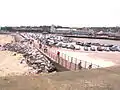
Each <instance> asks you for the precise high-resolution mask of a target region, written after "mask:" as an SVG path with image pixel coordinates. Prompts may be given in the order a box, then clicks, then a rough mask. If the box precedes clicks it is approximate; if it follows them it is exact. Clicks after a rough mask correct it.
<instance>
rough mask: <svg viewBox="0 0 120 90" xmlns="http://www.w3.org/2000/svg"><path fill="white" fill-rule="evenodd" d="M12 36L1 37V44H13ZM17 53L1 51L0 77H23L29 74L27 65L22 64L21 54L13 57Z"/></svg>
mask: <svg viewBox="0 0 120 90" xmlns="http://www.w3.org/2000/svg"><path fill="white" fill-rule="evenodd" d="M12 40H14V39H13V37H12V36H8V35H0V44H1V45H2V44H5V43H8V42H11V41H12ZM14 53H15V52H10V51H0V76H8V75H9V76H13V75H22V74H25V73H27V72H28V66H27V65H26V64H20V60H21V58H22V55H21V54H17V55H16V56H13V54H14Z"/></svg>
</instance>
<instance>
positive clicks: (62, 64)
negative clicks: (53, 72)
mask: <svg viewBox="0 0 120 90" xmlns="http://www.w3.org/2000/svg"><path fill="white" fill-rule="evenodd" d="M61 59H62V66H63V53H62V56H61Z"/></svg>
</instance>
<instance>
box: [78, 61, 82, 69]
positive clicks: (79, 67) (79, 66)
mask: <svg viewBox="0 0 120 90" xmlns="http://www.w3.org/2000/svg"><path fill="white" fill-rule="evenodd" d="M81 64H82V62H81V61H80V62H79V64H78V69H79V70H81V69H82V65H81Z"/></svg>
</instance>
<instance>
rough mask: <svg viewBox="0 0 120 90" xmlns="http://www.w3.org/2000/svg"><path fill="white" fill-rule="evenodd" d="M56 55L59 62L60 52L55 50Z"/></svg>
mask: <svg viewBox="0 0 120 90" xmlns="http://www.w3.org/2000/svg"><path fill="white" fill-rule="evenodd" d="M57 57H58V63H60V52H59V51H58V52H57Z"/></svg>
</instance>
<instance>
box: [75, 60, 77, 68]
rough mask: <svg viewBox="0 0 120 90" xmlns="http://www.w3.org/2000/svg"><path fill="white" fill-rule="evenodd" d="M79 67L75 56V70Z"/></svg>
mask: <svg viewBox="0 0 120 90" xmlns="http://www.w3.org/2000/svg"><path fill="white" fill-rule="evenodd" d="M76 69H77V58H75V70H76Z"/></svg>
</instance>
